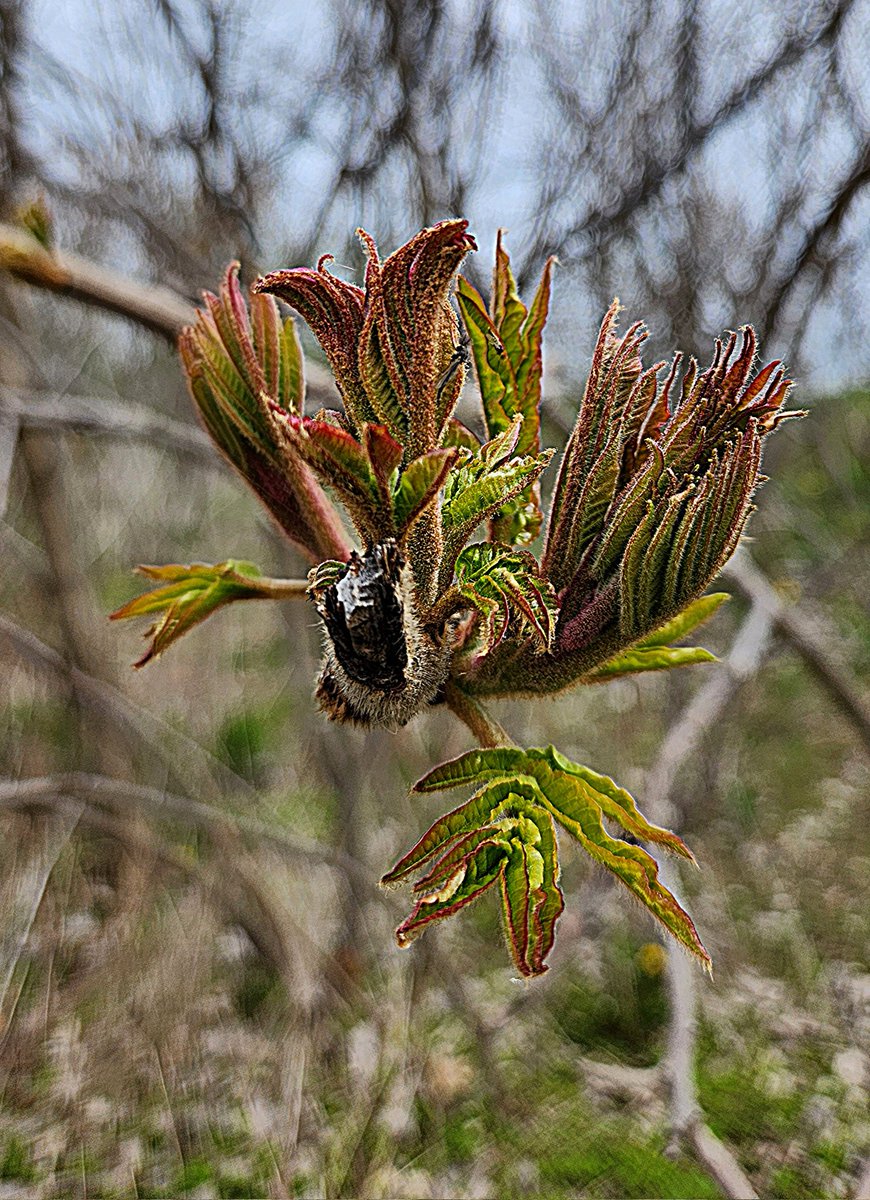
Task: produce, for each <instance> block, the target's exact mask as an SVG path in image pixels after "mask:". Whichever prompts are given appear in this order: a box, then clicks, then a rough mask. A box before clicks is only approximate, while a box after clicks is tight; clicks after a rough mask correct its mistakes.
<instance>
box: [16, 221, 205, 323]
mask: <svg viewBox="0 0 870 1200" xmlns="http://www.w3.org/2000/svg"><path fill="white" fill-rule="evenodd" d="M0 267H2V268H3V269H5V270H7V271H9V273H10V274H11V275H14V276H15V277H16V278H18V279H23V280H24V281H25V282H27V283H31V284H33V285H35V286H36V287H40V288H47V289H48V290H49V291H51V292H58V293H59V294H60V295H63V296H71V297H72V298H73V299H76V300H82V301H84V303H85V304H93V305H96V306H97V307H98V308H104V309H108V310H109V311H110V312H116V313H120V314H121V316H124V317H129V318H130V319H131V320H133V321H136V322H137V323H138V324H139V325H144V327H145V328H146V329H150V330H151V331H152V332H154V333H159V334H161V335H162V336H163V337H166V338H169V339H170V340H171V341H174V340H175V338H176V337H177V336H178V333H179V331H180V330H181V328H182V327H183V326H184V325H187V324H188V323H189V322H190V321H191V320H192V319H193V308H194V304H193V301H191V300H187V299H185V297H183V296H179V295H178V294H177V293H176V292H172V291H170V290H169V288H164V287H160V286H159V285H158V284H151V285H149V284H141V283H136V282H135V281H134V280H131V279H129V278H127V276H125V275H120V274H118V273H117V272H116V271H110V270H108V269H107V268H106V267H100V266H97V265H96V263H92V262H89V261H88V259H86V258H82V257H81V256H80V255H78V254H70V253H64V254H61V253H60V252H59V251H51V252H50V251H48V250H46V249H45V247H44V246H42V245H41V244H40V243H39V242H38V241H37V240H36V238H34V237H33V236H32V235H31V234H30V233H28V232H27V231H26V230H22V229H17V228H16V227H15V226H14V225H5V224H0Z"/></svg>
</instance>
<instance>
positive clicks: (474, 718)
mask: <svg viewBox="0 0 870 1200" xmlns="http://www.w3.org/2000/svg"><path fill="white" fill-rule="evenodd" d="M444 700H445V703H446V704H447V707H448V708H449V709H450V711H451V712H452V713H453V714H454V716H457V717H458V718H459V720H460V721H462V723H463V724H464V725H467V726H468V728H469V729H470V730H471V732H472V733H473V734H474V736H475V737H476V738H477V740H478V742H479V744H480V745H481V746H482V747H483V748H484V749H487V750H488V749H491V748H493V747H495V746H513V745H514V742H513V739H512V738H511V737H510V736H509V735H508V734H507V733H506V732H505V730H504V729H502V727H501V725H499V723H498V721H496V720H495V719H494V718H493V717H491V716H490V715H489V713H488V712H487V711H486V709H485V708H484V707H483V705H482V704H479V703H478V702H477V701H476V700H474V699H472V697H471V696H469V695H468V693H467V692H464V691H463V690H462V688H461V687H459V685H458V684H457V683H455V682H452V681H451V682H450V683H448V684H447V687H446V688H445V691H444Z"/></svg>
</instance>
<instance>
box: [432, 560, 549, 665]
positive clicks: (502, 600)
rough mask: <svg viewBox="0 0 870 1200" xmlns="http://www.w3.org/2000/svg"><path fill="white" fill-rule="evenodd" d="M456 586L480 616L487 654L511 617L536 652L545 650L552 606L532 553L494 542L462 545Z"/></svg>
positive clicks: (547, 587) (457, 562) (547, 584)
mask: <svg viewBox="0 0 870 1200" xmlns="http://www.w3.org/2000/svg"><path fill="white" fill-rule="evenodd" d="M456 585H457V587H458V588H459V590H460V592H461V593H462V594H463V596H465V597H466V599H467V600H469V601H470V603H471V604H473V605H474V607H475V608H476V609H477V610H478V612H480V613H481V615H482V616H483V617H484V641H485V644H486V649H487V651H489V650H491V649H492V647H493V646H495V645H496V644H497V643H498V642H500V641H501V639H502V638H503V637H504V635H505V633H506V632H507V628H508V624H509V622H510V619H511V616H512V615H513V616H515V617H516V618H518V619H519V621H520V622H521V623H522V624H523V625H524V626H525V627H526V628H527V629H528V630H529V632H530V633H531V634H532V636H533V638H534V639H535V641H536V643H537V645H538V647H539V648H540V649H541V650H547V649H549V647H550V643H551V641H552V638H553V633H554V632H555V628H556V620H557V618H558V602H557V599H556V593H555V592H554V591H553V588H552V585H551V584H550V582H549V580H547V579H546V578H545V577H544V576H543V575H542V573H541V568H540V566H539V565H538V562H537V560H536V559H535V557H534V555H533V554H530V553H529V552H528V551H527V550H514V549H513V548H512V547H510V546H502V545H499V544H498V543H495V542H481V543H478V544H476V545H474V546H467V547H466V548H465V549H464V550H463V551H462V553H461V554H460V555H459V557H458V558H457V560H456Z"/></svg>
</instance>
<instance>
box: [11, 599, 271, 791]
mask: <svg viewBox="0 0 870 1200" xmlns="http://www.w3.org/2000/svg"><path fill="white" fill-rule="evenodd" d="M3 642H5V643H6V645H7V647H8V648H9V649H10V650H11V652H12V654H13V655H14V656H15V657H16V658H18V659H19V660H21V661H23V662H26V663H29V664H30V665H31V666H33V667H35V668H36V669H37V670H38V671H40V672H41V673H42V674H48V675H50V676H52V677H53V678H58V679H61V680H63V679H65V678H70V679H71V680H72V684H73V687H74V689H75V693H76V696H77V697H78V699H79V701H80V702H81V703H82V704H86V705H87V706H88V707H89V708H90V709H91V710H92V711H93V712H95V713H98V714H99V715H100V717H101V719H102V720H104V721H108V722H110V724H111V725H112V726H113V727H114V728H116V729H118V730H119V731H120V732H121V733H123V734H124V736H125V737H126V738H128V739H130V740H131V741H132V743H133V744H134V746H136V747H138V748H144V749H145V750H146V751H147V752H148V755H149V757H150V758H152V759H154V758H157V759H158V760H159V761H161V762H162V763H163V764H164V765H165V766H166V768H167V769H168V770H169V771H170V773H171V774H172V776H174V777H175V778H179V779H183V780H185V781H186V782H185V786H188V787H189V788H190V790H191V791H195V790H198V788H197V781H201V780H202V779H203V777H204V776H205V777H207V778H209V779H210V781H211V782H215V781H217V780H219V781H220V782H221V784H222V785H223V789H224V791H225V792H226V793H228V794H232V793H233V792H236V793H238V792H239V791H243V792H245V793H246V794H247V795H249V796H250V797H251V798H252V799H254V798H255V797H256V792H255V790H254V788H253V787H251V785H250V784H248V783H247V782H246V781H245V780H244V779H242V778H241V776H239V775H237V774H236V773H235V772H234V771H232V770H231V769H230V768H229V767H228V766H226V765H225V764H224V763H222V762H220V760H219V759H217V758H215V757H214V756H213V755H212V754H210V753H209V752H208V751H207V750H206V749H204V747H202V746H200V745H199V744H198V743H197V742H195V741H194V740H193V739H192V738H189V737H187V736H186V735H185V734H184V733H182V732H181V731H180V730H177V729H174V728H173V727H172V726H171V725H169V724H168V723H167V722H165V721H163V720H161V718H160V717H158V716H155V714H154V713H150V712H148V711H147V710H146V709H143V708H140V707H138V706H137V705H136V704H134V703H133V702H132V701H131V700H129V699H128V698H127V697H126V696H125V695H124V694H123V693H122V692H121V691H120V690H119V689H118V688H116V687H114V686H113V685H112V684H111V683H108V682H106V681H105V680H103V679H97V678H96V677H95V676H93V675H89V674H87V672H85V671H82V670H80V669H79V668H77V667H73V668H72V669H70V667H69V664H68V663H67V661H66V660H65V659H64V658H63V656H62V655H61V654H59V653H58V652H57V651H56V650H54V649H52V647H50V646H47V645H46V644H45V643H44V642H43V641H41V640H40V639H39V638H38V637H37V636H36V635H35V634H34V633H31V632H30V630H28V629H23V628H22V627H21V626H20V625H18V624H17V623H16V622H15V621H12V620H10V618H9V617H6V616H4V615H2V614H0V644H2V643H3Z"/></svg>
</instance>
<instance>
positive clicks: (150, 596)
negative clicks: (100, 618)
mask: <svg viewBox="0 0 870 1200" xmlns="http://www.w3.org/2000/svg"><path fill="white" fill-rule="evenodd" d="M138 570H139V571H140V572H141V573H142V574H143V575H146V576H147V577H148V578H149V579H156V580H161V581H165V582H164V583H163V586H162V587H158V588H154V590H153V591H150V592H145V593H144V595H142V596H136V597H135V598H134V599H133V600H130V601H128V603H127V604H124V605H123V606H122V607H121V608H119V609H118V610H117V611H116V612H113V613H112V614H111V619H112V620H123V619H124V618H127V617H142V616H148V615H150V614H151V613H163V616H162V617H161V619H160V620H159V621H158V622H157V624H156V625H154V626H152V628H151V629H149V630H148V632H147V633H146V635H145V636H146V637H149V638H150V639H151V644H150V645H149V647H148V649H147V651H146V652H145V654H144V655H143V656H142V658H140V659H139V661H138V662H137V663H136V664H135V666H137V667H144V666H145V664H146V663H147V662H150V661H151V659H152V658H155V657H156V656H157V655H158V654H162V653H163V651H164V650H165V649H166V648H167V646H170V645H171V644H172V643H173V642H176V641H178V639H179V638H180V637H183V635H184V634H185V633H188V632H189V631H190V630H191V629H192V628H193V627H194V625H198V624H199V623H200V622H201V621H204V620H205V619H206V617H210V616H211V614H212V613H213V612H216V611H217V610H218V609H219V608H223V607H224V606H225V605H227V604H232V603H233V602H234V601H236V600H263V599H274V598H275V585H274V583H273V581H272V580H269V579H264V578H263V577H262V576H261V574H260V572H259V571H258V569H257V568H256V567H255V566H253V564H252V563H245V562H236V561H235V560H233V559H229V560H227V562H222V563H217V564H216V565H215V566H208V565H206V564H205V563H193V564H192V565H191V566H181V565H179V564H174V563H173V564H170V565H167V566H163V567H139V568H138Z"/></svg>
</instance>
